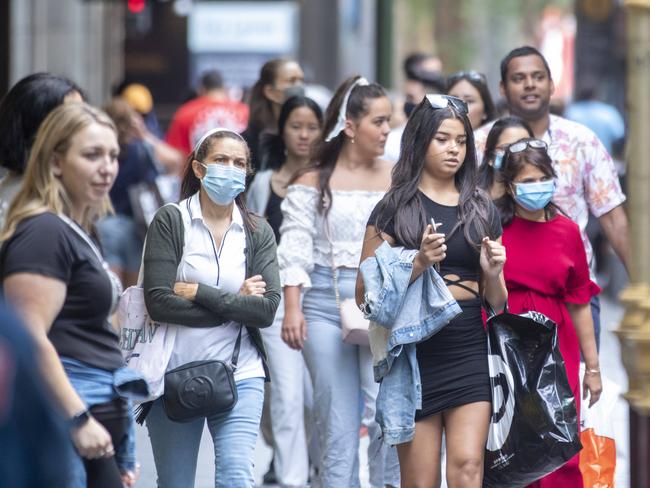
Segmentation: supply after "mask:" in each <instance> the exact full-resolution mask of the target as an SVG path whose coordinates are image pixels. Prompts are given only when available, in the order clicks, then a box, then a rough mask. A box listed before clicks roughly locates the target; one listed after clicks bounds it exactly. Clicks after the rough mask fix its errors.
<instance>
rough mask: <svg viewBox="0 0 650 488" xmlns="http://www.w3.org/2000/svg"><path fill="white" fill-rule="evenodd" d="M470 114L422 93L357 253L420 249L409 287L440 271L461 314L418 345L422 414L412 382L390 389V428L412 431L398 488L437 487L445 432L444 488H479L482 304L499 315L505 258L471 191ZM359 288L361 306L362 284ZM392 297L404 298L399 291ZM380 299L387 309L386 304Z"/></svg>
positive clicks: (486, 398)
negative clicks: (388, 247)
mask: <svg viewBox="0 0 650 488" xmlns="http://www.w3.org/2000/svg"><path fill="white" fill-rule="evenodd" d="M467 114H468V109H467V104H466V103H465V102H464V101H462V100H460V99H458V98H455V97H451V96H447V95H427V97H425V99H424V100H423V101H422V102H421V103H420V105H418V106H417V107H416V109H415V110H414V111H413V113H412V114H411V117H410V118H409V121H408V123H407V124H406V128H405V129H404V138H403V141H404V145H403V148H402V153H401V156H400V159H399V161H398V162H397V164H396V165H395V169H394V171H393V180H392V183H391V187H390V189H389V190H388V193H387V194H386V196H385V197H384V198H383V199H382V200H381V202H379V204H378V205H377V206H376V207H375V208H374V210H373V212H372V215H371V216H370V219H369V220H368V227H367V229H366V234H365V237H364V247H363V251H362V254H361V259H362V260H365V259H366V258H368V257H371V256H374V255H375V251H376V250H377V249H378V248H379V246H380V245H382V243H384V241H385V242H387V243H388V244H389V245H391V246H403V247H404V248H406V249H409V250H418V251H417V254H415V257H414V258H412V272H411V275H410V282H413V281H414V280H416V279H417V278H418V277H419V276H420V275H421V274H422V273H423V272H424V271H425V270H427V269H428V268H430V267H431V266H437V269H438V270H439V271H438V273H439V274H440V276H442V277H443V279H444V283H446V285H447V288H448V289H449V292H450V293H451V296H453V298H454V299H455V300H456V301H457V302H458V305H460V309H461V310H462V313H460V315H458V316H457V317H456V318H453V319H452V320H451V321H450V322H449V323H448V324H447V325H445V326H444V327H443V328H442V329H440V330H439V331H438V332H436V333H435V334H434V335H432V336H431V337H428V338H426V339H425V340H423V341H422V342H419V343H417V345H416V351H415V356H416V357H415V358H413V359H414V360H416V361H417V365H416V368H417V370H418V371H419V381H420V385H419V388H418V385H417V384H416V388H415V390H416V391H417V393H414V395H417V398H420V399H421V402H420V403H421V407H420V408H418V409H417V410H415V408H416V407H415V405H417V403H418V402H417V401H413V402H412V403H410V404H409V403H408V402H407V399H408V398H409V397H410V395H409V392H410V391H411V390H410V382H409V381H403V382H401V383H400V382H397V383H396V384H397V385H399V386H398V387H395V388H394V391H390V392H385V395H386V398H385V402H387V405H388V406H389V407H390V408H391V411H393V412H395V411H397V412H398V413H397V414H395V415H398V417H399V418H398V419H395V420H396V422H400V423H401V424H402V425H403V426H404V429H402V431H403V432H405V433H408V431H409V427H410V435H407V436H406V438H405V441H404V442H401V443H399V444H398V445H397V452H398V454H399V462H400V472H401V479H402V486H439V484H440V478H441V469H440V453H441V443H442V436H443V432H444V434H445V448H446V456H447V482H448V484H449V486H463V487H480V486H481V483H482V476H483V457H484V451H485V445H486V440H487V433H488V426H489V423H490V415H491V387H490V378H489V373H488V363H487V339H486V334H485V330H484V328H483V320H482V317H481V300H485V301H487V302H488V303H489V304H490V305H491V306H492V307H493V308H494V309H495V310H497V311H500V310H502V309H503V307H504V304H505V301H506V289H505V284H504V281H503V276H502V268H503V264H504V262H505V258H506V256H505V249H504V247H503V246H502V245H501V223H500V221H499V215H498V212H497V210H496V208H495V206H494V204H493V203H492V202H491V200H490V198H489V197H488V195H486V194H485V193H484V192H482V191H480V190H477V189H476V172H477V165H476V157H475V151H474V140H473V136H472V127H471V124H470V122H469V119H468V116H467ZM357 287H358V288H357V301H358V302H359V303H361V302H362V301H364V298H363V296H364V286H363V283H362V282H361V281H360V280H358V281H357ZM395 293H398V294H400V296H401V294H403V293H406V290H403V289H399V290H395ZM385 299H386V300H387V301H390V299H389V297H388V296H386V298H385ZM407 312H408V311H405V312H404V313H407ZM423 317H426V315H419V316H418V315H416V316H415V317H414V318H413V320H412V322H410V324H413V327H412V328H411V329H409V330H408V331H407V332H409V333H410V335H411V337H413V336H414V334H417V333H418V330H417V329H418V327H425V326H426V324H424V323H422V322H421V321H422V320H423ZM434 318H435V316H434ZM415 378H417V376H415ZM405 379H406V377H405ZM415 381H417V379H416V380H415ZM382 386H383V385H382ZM408 405H413V409H412V410H409V409H408ZM402 407H404V408H402ZM380 414H381V415H382V416H384V415H386V414H387V413H386V412H380V413H378V415H380ZM413 421H415V426H414V429H413V428H412V426H413ZM386 434H393V432H390V433H385V435H386Z"/></svg>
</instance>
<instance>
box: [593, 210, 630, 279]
mask: <svg viewBox="0 0 650 488" xmlns="http://www.w3.org/2000/svg"><path fill="white" fill-rule="evenodd" d="M598 221H599V222H600V225H601V227H602V228H603V232H605V235H606V236H607V240H608V241H609V243H610V244H611V245H612V247H613V248H614V251H615V252H616V254H617V255H618V257H619V258H620V259H621V261H622V262H623V266H625V269H626V270H627V272H628V273H629V272H630V268H629V267H628V264H629V262H630V240H629V229H628V221H627V215H626V214H625V210H624V209H623V206H622V205H619V206H618V207H615V208H613V209H612V210H610V211H609V212H607V213H606V214H604V215H601V216H600V217H599V219H598Z"/></svg>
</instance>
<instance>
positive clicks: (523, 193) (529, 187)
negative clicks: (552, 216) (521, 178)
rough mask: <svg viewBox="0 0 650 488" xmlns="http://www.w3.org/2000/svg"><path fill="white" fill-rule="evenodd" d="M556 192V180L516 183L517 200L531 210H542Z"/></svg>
mask: <svg viewBox="0 0 650 488" xmlns="http://www.w3.org/2000/svg"><path fill="white" fill-rule="evenodd" d="M554 194H555V181H553V180H548V181H539V182H536V183H515V201H516V202H517V203H518V204H519V205H521V206H522V207H524V208H525V209H526V210H528V211H530V212H534V211H535V210H541V209H543V208H544V207H546V205H548V202H550V201H551V199H552V198H553V195H554Z"/></svg>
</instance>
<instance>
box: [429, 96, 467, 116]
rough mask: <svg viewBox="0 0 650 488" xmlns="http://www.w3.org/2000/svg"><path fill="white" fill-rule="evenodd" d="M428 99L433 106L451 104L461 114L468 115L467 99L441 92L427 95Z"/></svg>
mask: <svg viewBox="0 0 650 488" xmlns="http://www.w3.org/2000/svg"><path fill="white" fill-rule="evenodd" d="M426 97H427V100H428V101H429V105H431V108H433V109H438V108H447V107H449V106H450V105H451V107H452V108H454V109H455V110H456V112H458V113H459V114H462V115H467V112H468V109H467V103H465V100H461V99H460V98H458V97H452V96H451V95H440V94H439V93H436V94H433V95H427V96H426Z"/></svg>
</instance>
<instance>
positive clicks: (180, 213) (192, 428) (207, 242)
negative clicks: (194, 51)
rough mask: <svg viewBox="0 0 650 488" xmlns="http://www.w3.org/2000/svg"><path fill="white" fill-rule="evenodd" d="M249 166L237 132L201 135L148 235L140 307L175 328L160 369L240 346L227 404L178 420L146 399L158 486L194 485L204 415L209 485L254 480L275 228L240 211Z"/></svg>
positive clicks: (274, 275) (271, 310) (276, 289)
mask: <svg viewBox="0 0 650 488" xmlns="http://www.w3.org/2000/svg"><path fill="white" fill-rule="evenodd" d="M249 172H250V152H249V150H248V147H247V145H246V142H245V141H244V140H243V139H242V137H241V136H240V135H239V134H237V133H235V132H232V131H230V130H227V129H213V130H211V131H209V132H207V133H206V134H205V135H204V136H203V137H202V138H201V139H200V140H199V142H198V143H197V144H196V146H195V148H194V151H193V152H192V153H191V154H190V157H189V159H188V164H187V168H186V171H185V175H184V178H183V182H182V187H181V198H182V200H181V201H180V203H179V204H178V205H168V206H165V207H163V208H161V209H160V210H159V211H158V213H157V214H156V216H155V218H154V220H153V222H152V223H151V226H150V228H149V231H148V233H147V241H146V247H145V255H144V280H143V288H144V294H145V303H146V306H147V310H148V312H149V314H150V316H151V318H152V319H153V320H156V321H161V322H168V323H173V324H179V325H180V327H178V328H177V333H176V339H175V342H174V347H173V351H172V353H171V357H170V360H169V363H168V365H167V371H170V370H172V369H174V368H177V367H179V366H182V365H184V364H187V363H190V362H192V361H200V360H212V359H220V360H226V361H227V360H230V359H231V358H232V357H233V351H234V350H235V348H237V347H238V348H239V357H238V361H237V365H236V369H235V373H234V379H235V384H236V386H237V393H238V400H237V403H236V405H235V406H234V408H233V409H232V410H229V411H227V412H219V413H215V414H213V415H209V416H207V417H205V418H201V419H198V420H194V421H191V422H184V423H179V422H174V421H172V420H171V419H169V418H168V417H167V415H166V414H165V411H164V409H163V406H162V401H161V400H160V399H158V400H156V401H155V402H154V403H153V405H152V407H151V410H150V411H149V413H148V415H147V419H146V421H147V428H148V429H149V436H150V438H151V445H152V448H153V454H154V460H155V463H156V469H157V472H158V484H159V485H160V486H170V487H185V486H193V485H194V477H195V473H196V460H197V453H198V449H199V444H200V441H201V434H202V432H203V426H204V424H205V422H206V420H207V423H208V428H209V430H210V433H211V435H212V438H213V441H214V450H215V487H221V486H224V487H226V486H227V487H242V488H243V487H246V488H248V487H251V486H253V453H254V447H255V440H256V437H257V432H258V430H259V423H260V417H261V414H262V405H263V402H264V381H265V379H266V380H268V369H267V367H266V355H265V352H264V346H263V343H262V339H261V335H260V331H259V329H260V328H262V327H268V326H270V325H271V324H272V323H273V317H274V315H275V311H276V309H277V306H278V303H279V301H280V282H279V276H278V264H277V257H276V244H275V237H274V234H273V231H272V230H271V227H270V226H269V225H268V224H267V223H266V221H265V220H263V219H261V218H257V217H255V216H254V215H253V214H251V213H250V212H248V210H247V209H246V205H245V200H244V194H243V190H244V188H245V181H246V176H247V174H248V173H249ZM183 326H184V327H183ZM233 446H236V448H233Z"/></svg>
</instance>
